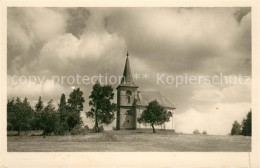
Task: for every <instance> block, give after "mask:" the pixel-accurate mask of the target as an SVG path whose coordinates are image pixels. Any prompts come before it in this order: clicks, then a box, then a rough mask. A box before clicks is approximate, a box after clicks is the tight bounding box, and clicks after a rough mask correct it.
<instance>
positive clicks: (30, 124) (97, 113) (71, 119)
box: [7, 82, 116, 135]
mask: <svg viewBox="0 0 260 168" xmlns="http://www.w3.org/2000/svg"><path fill="white" fill-rule="evenodd" d="M113 98H114V93H113V88H112V86H110V85H105V86H101V85H100V84H99V82H96V84H95V85H94V86H93V90H92V92H91V95H90V96H89V99H90V101H89V105H90V107H91V109H90V111H88V112H86V116H87V117H88V118H91V119H93V121H94V122H95V126H94V128H93V130H94V132H99V131H100V127H99V125H98V123H101V124H110V123H111V122H112V121H113V120H114V118H115V116H114V112H115V111H116V104H115V103H112V100H113ZM84 102H85V99H84V97H83V92H82V91H81V90H80V88H77V89H74V90H73V91H72V92H71V93H70V94H69V98H68V99H67V100H66V96H65V94H64V93H63V94H62V95H61V97H60V101H59V104H58V109H56V108H55V106H54V104H53V100H50V101H48V103H47V105H46V106H45V105H44V103H43V101H42V98H41V96H40V97H39V99H38V102H37V103H36V104H35V105H34V107H32V106H31V105H30V103H29V102H28V99H27V98H26V97H25V98H24V100H21V99H20V98H19V97H17V98H16V99H14V98H12V99H11V100H9V99H8V102H7V129H8V130H13V131H18V135H20V134H21V131H25V132H27V131H29V130H42V131H43V133H42V134H43V135H51V134H55V135H64V134H67V133H70V132H71V131H72V130H73V129H74V128H78V127H81V126H82V125H83V121H82V118H81V116H80V113H81V112H82V111H83V109H84V105H83V104H84Z"/></svg>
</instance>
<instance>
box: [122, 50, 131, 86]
mask: <svg viewBox="0 0 260 168" xmlns="http://www.w3.org/2000/svg"><path fill="white" fill-rule="evenodd" d="M126 56H127V57H126V62H125V69H124V73H123V76H124V78H123V80H124V82H133V78H132V74H131V68H130V62H129V59H128V56H129V54H128V51H127V53H126ZM123 80H122V82H123Z"/></svg>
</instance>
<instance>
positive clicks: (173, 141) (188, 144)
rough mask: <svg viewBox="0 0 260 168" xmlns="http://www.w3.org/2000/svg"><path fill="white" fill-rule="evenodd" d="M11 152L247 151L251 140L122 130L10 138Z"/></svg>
mask: <svg viewBox="0 0 260 168" xmlns="http://www.w3.org/2000/svg"><path fill="white" fill-rule="evenodd" d="M7 142H8V146H7V147H8V152H92V151H97V152H98V151H100V152H113V151H118V152H120V151H121V152H123V151H124V152H126V151H127V152H137V151H144V152H145V151H155V152H156V151H161V152H163V151H165V152H174V151H180V152H189V151H190V152H209V151H219V152H221V151H225V152H248V151H251V137H244V136H227V135H226V136H225V135H223V136H221V135H187V134H177V133H174V132H173V131H169V130H167V131H166V130H157V133H155V134H153V133H152V130H120V131H105V132H103V133H89V134H88V135H74V136H72V135H68V136H46V137H45V138H43V137H42V136H20V137H19V136H8V139H7Z"/></svg>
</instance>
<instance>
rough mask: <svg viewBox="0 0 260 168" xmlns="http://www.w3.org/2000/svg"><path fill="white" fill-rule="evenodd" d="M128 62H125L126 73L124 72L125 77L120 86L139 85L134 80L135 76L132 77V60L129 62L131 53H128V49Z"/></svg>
mask: <svg viewBox="0 0 260 168" xmlns="http://www.w3.org/2000/svg"><path fill="white" fill-rule="evenodd" d="M126 56H127V57H126V62H125V68H124V73H123V78H122V80H121V83H120V85H119V86H118V87H121V86H122V87H123V86H125V87H138V86H137V85H136V84H135V83H134V81H133V77H132V73H131V67H130V62H129V58H128V56H129V54H128V51H127V54H126Z"/></svg>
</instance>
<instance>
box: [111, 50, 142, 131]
mask: <svg viewBox="0 0 260 168" xmlns="http://www.w3.org/2000/svg"><path fill="white" fill-rule="evenodd" d="M126 56H127V57H126V62H125V69H124V73H123V78H122V80H121V83H120V84H119V85H118V87H117V88H116V89H117V119H116V129H118V130H119V129H121V128H123V129H136V104H135V103H136V102H135V100H136V97H137V88H138V86H137V85H136V84H135V83H134V82H133V78H132V74H131V68H130V62H129V58H128V57H129V54H128V52H127V54H126Z"/></svg>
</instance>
